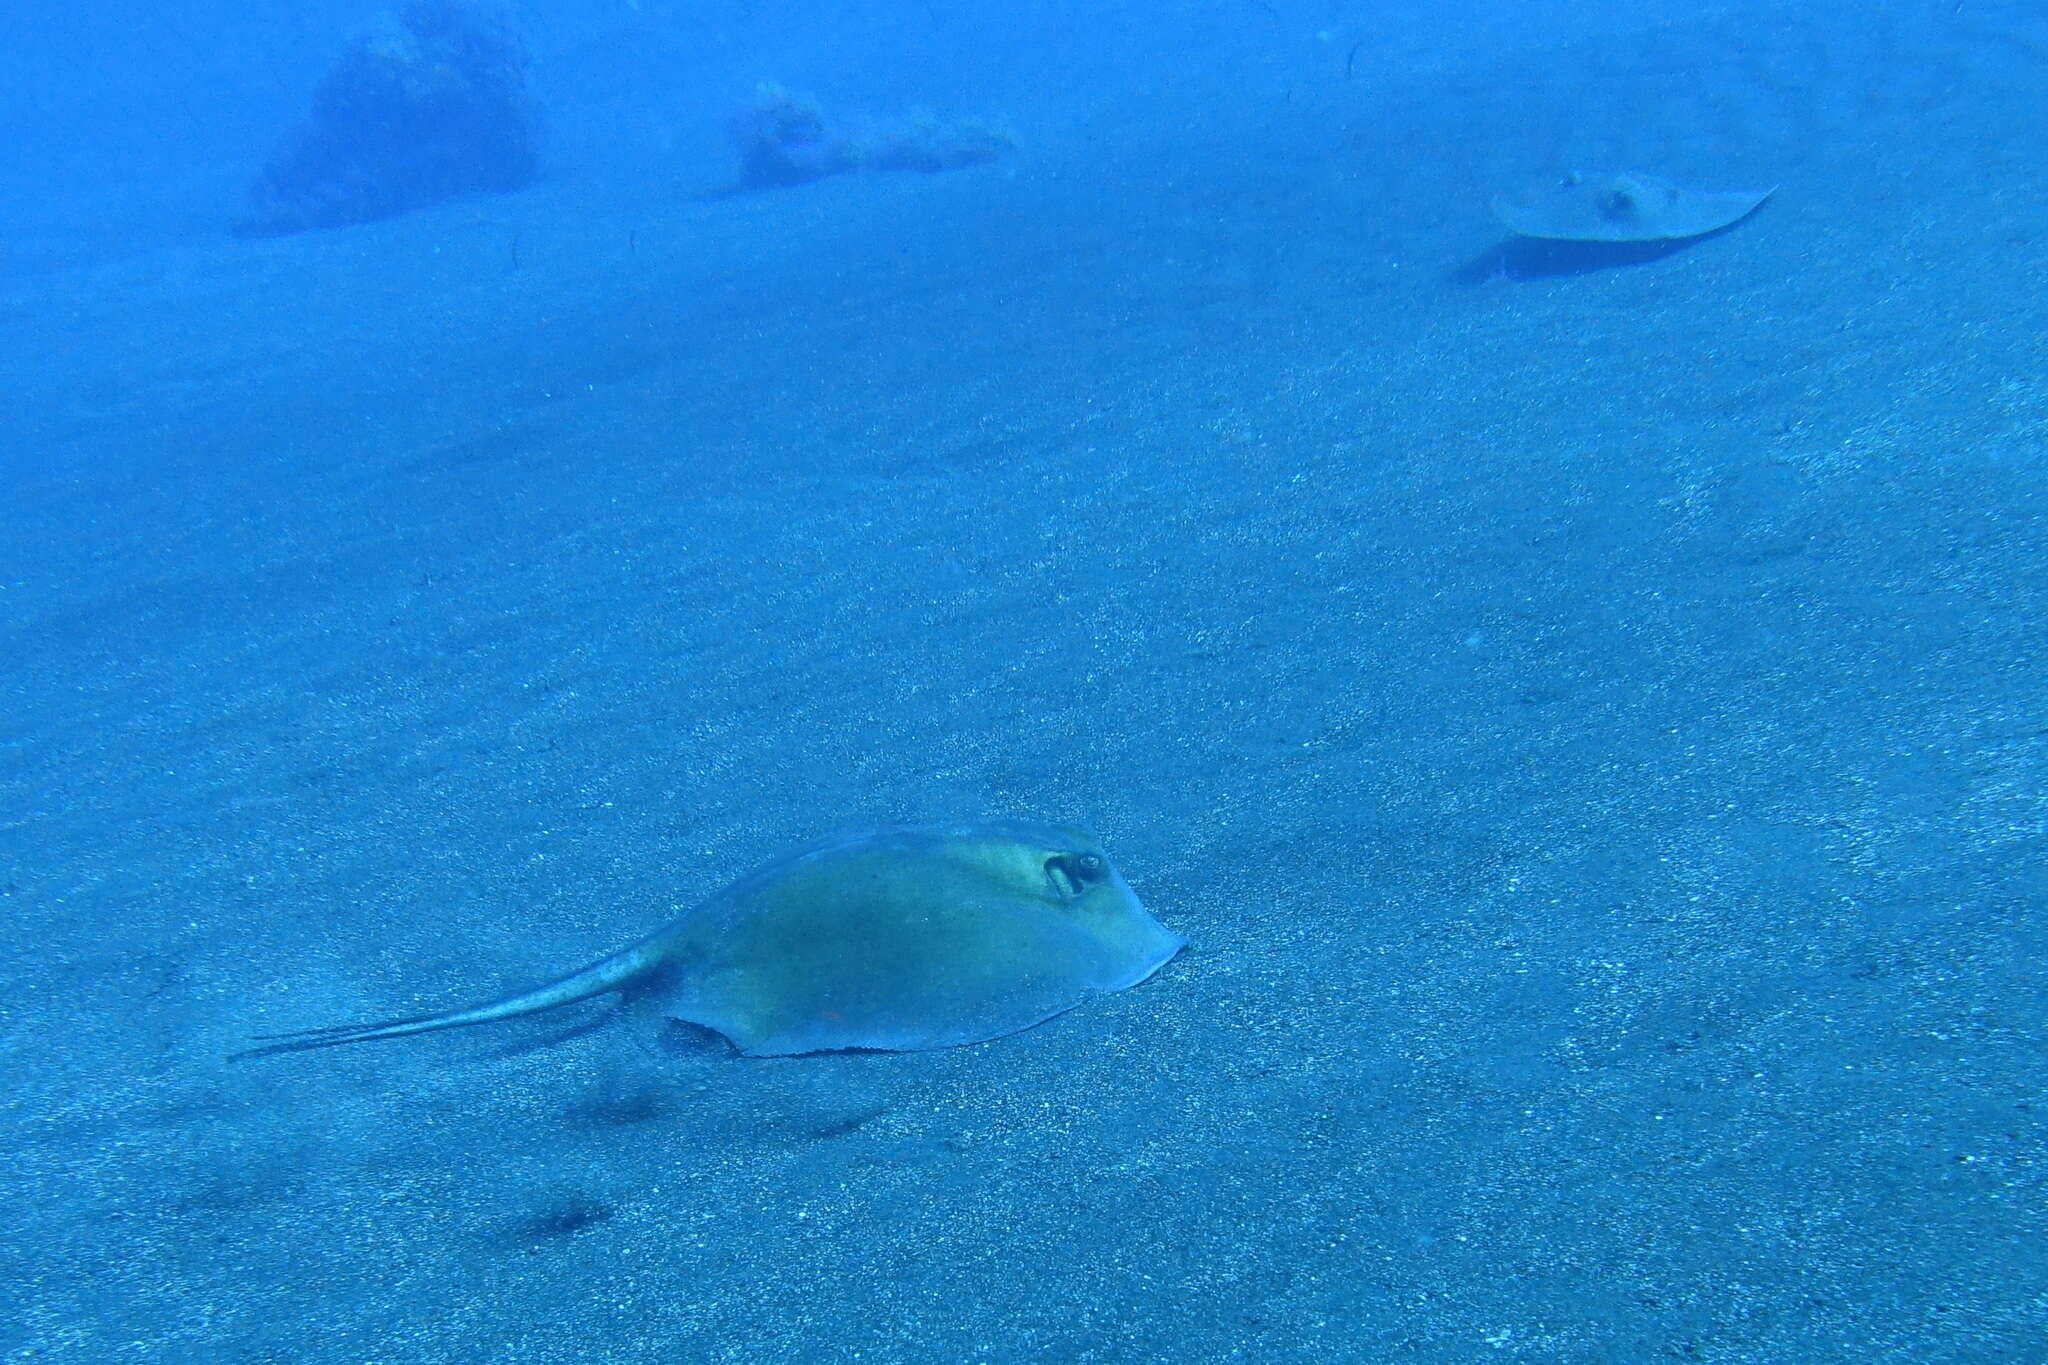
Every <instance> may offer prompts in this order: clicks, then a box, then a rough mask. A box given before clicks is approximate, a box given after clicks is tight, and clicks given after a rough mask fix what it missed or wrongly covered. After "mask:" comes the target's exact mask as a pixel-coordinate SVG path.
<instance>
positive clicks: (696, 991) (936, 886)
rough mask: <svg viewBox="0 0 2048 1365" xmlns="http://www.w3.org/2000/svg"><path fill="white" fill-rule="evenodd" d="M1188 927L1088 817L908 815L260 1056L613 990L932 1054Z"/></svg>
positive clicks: (797, 1037)
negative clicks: (671, 913) (921, 818)
mask: <svg viewBox="0 0 2048 1365" xmlns="http://www.w3.org/2000/svg"><path fill="white" fill-rule="evenodd" d="M1182 942H1183V940H1182V939H1181V938H1180V937H1179V936H1178V935H1176V934H1173V933H1171V932H1169V931H1168V930H1167V929H1166V928H1164V927H1163V926H1162V925H1161V924H1160V923H1159V922H1158V921H1157V920H1155V919H1153V918H1152V916H1151V915H1150V914H1148V913H1147V912H1146V910H1145V907H1144V906H1143V905H1141V904H1139V902H1138V898H1137V896H1136V895H1134V894H1133V893H1132V891H1131V889H1130V887H1128V886H1127V885H1125V884H1124V879H1123V878H1122V877H1121V876H1120V875H1118V873H1117V870H1116V867H1115V866H1114V865H1113V864H1112V863H1111V862H1110V861H1109V857H1108V855H1107V854H1105V853H1104V852H1103V851H1102V846H1101V845H1100V844H1099V843H1097V842H1096V840H1095V839H1094V838H1092V837H1091V836H1089V835H1087V834H1083V833H1081V832H1080V831H1078V830H1073V829H1065V828H1060V827H1057V826H1052V825H1040V824H1033V823H1030V822H1026V821H1021V820H994V821H979V822H975V823H970V824H959V825H938V826H916V827H913V826H899V827H892V828H887V829H879V830H874V831H871V832H868V833H863V834H857V835H849V836H845V837H842V838H838V839H834V840H830V841H828V842H825V843H821V844H817V845H814V846H812V847H810V848H807V849H804V850H802V851H800V852H797V853H793V854H790V855H789V856H787V857H784V858H782V859H780V860H778V861H776V862H772V863H769V864H768V865H767V866H765V867H763V868H761V869H760V870H758V871H756V872H754V873H752V874H751V875H749V876H746V877H743V878H741V879H740V880H739V881H737V882H735V883H734V884H733V885H731V886H729V887H727V888H726V889H725V890H723V891H721V892H719V893H718V894H717V895H715V896H713V897H711V899H709V900H707V901H705V902H704V903H703V904H701V905H699V906H697V907H696V908H695V909H693V910H690V911H687V912H686V913H684V914H683V915H681V916H680V917H678V918H677V919H674V920H672V921H670V922H669V923H668V924H666V925H664V926H663V927H662V928H660V929H657V930H656V931H655V932H654V933H653V934H651V935H649V936H648V937H646V938H644V939H642V940H640V942H638V943H636V944H634V945H633V946H632V947H630V948H626V949H623V950H621V951H620V952H617V953H614V954H612V955H611V956H610V957H607V958H604V959H602V960H600V961H598V962H595V963H592V964H591V965H590V966H587V967H585V968H583V969H582V970H581V971H576V972H572V973H570V974H569V975H568V976H565V977H562V978H561V979H560V980H558V981H555V982H552V983H551V984H549V985H545V986H540V987H536V988H535V989H533V990H530V991H525V992H522V993H520V994H517V995H512V996H507V997H505V998H503V999H500V1000H496V1001H493V1002H491V1003H488V1004H483V1005H476V1006H472V1007H469V1008H466V1009H453V1010H448V1011H445V1012H442V1013H439V1014H427V1015H421V1016H418V1017H416V1018H411V1019H394V1020H390V1021H387V1022H384V1023H376V1024H343V1025H340V1026H337V1027H333V1028H321V1029H307V1030H304V1031H302V1032H298V1033H285V1034H274V1035H270V1038H272V1039H275V1040H276V1041H269V1042H267V1045H266V1046H262V1047H258V1048H255V1049H252V1050H251V1051H250V1052H248V1053H244V1054H242V1055H244V1056H260V1055H264V1054H268V1053H273V1052H296V1051H301V1050H303V1049H307V1048H317V1047H332V1046H334V1045H336V1044H340V1043H361V1042H368V1041H370V1040H371V1039H374V1038H400V1037H404V1036H406V1035H407V1034H413V1033H427V1032H431V1031H433V1030H435V1029H446V1028H461V1027H463V1026H465V1025H468V1024H487V1023H491V1022H493V1021H495V1020H499V1019H511V1018H515V1017H517V1016H520V1015H526V1014H535V1013H538V1012H539V1011H541V1010H548V1009H554V1008H555V1007H556V1006H558V1005H567V1004H572V1003H574V1002H576V1001H578V1000H587V999H590V998H591V997H592V996H598V995H604V994H606V993H608V992H611V991H620V992H623V993H625V995H626V996H627V998H628V1001H629V1003H630V1004H631V1005H633V1006H634V1007H635V1008H636V1009H638V1010H639V1011H641V1012H644V1013H646V1014H648V1015H651V1016H653V1017H655V1018H657V1019H659V1018H667V1019H677V1020H682V1021H685V1022H687V1023H692V1024H697V1025H701V1026H703V1027H705V1028H710V1029H715V1030H717V1031H718V1032H719V1033H722V1034H724V1035H725V1036H726V1037H727V1038H729V1039H730V1040H732V1043H733V1045H734V1046H736V1047H737V1048H738V1049H739V1050H740V1051H741V1052H743V1053H745V1054H747V1055H748V1056H755V1057H769V1056H785V1055H790V1054H794V1053H804V1052H830V1051H836V1050H842V1049H854V1048H871V1049H877V1050H883V1051H891V1052H915V1051H922V1050H924V1049H928V1048H941V1047H954V1046H957V1045H959V1044H962V1043H979V1042H984V1041H986V1040H988V1039H990V1038H1000V1037H1001V1036H1003V1035H1004V1034H1006V1033H1015V1032H1017V1031H1018V1030H1020V1029H1027V1028H1030V1027H1031V1026H1032V1025H1033V1024H1037V1023H1040V1022H1042V1021H1044V1020H1046V1019H1050V1018H1051V1017H1052V1016H1053V1015H1055V1014H1060V1013H1062V1012H1064V1011H1066V1010H1069V1009H1072V1008H1073V1007H1074V1006H1076V1005H1078V1004H1080V1003H1081V1002H1082V1001H1084V1000H1086V999H1088V998H1089V997H1090V996H1093V995H1099V994H1103V993H1106V992H1109V991H1120V990H1123V989H1125V988H1126V987H1129V986H1135V985H1137V984H1138V983H1139V982H1140V981H1143V980H1145V978H1147V977H1149V976H1151V975H1152V973H1154V972H1155V971H1157V970H1158V969H1159V968H1160V966H1161V965H1162V964H1164V963H1165V962H1166V961H1167V959H1169V958H1171V957H1172V956H1173V955H1174V954H1175V953H1176V952H1178V951H1180V948H1181V944H1182ZM258 1041H259V1042H263V1041H265V1040H263V1039H259V1040H258Z"/></svg>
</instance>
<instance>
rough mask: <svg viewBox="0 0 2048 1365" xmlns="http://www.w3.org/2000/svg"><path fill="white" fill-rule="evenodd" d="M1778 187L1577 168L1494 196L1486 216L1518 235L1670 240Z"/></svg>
mask: <svg viewBox="0 0 2048 1365" xmlns="http://www.w3.org/2000/svg"><path fill="white" fill-rule="evenodd" d="M1776 192H1777V189H1776V187H1775V186H1773V187H1772V188H1771V189H1768V190H1688V189H1683V188H1681V187H1679V186H1677V185H1673V184H1670V183H1668V182H1666V181H1663V180H1659V179H1657V178H1656V177H1655V176H1651V175H1642V174H1639V173H1634V172H1629V173H1623V174H1599V175H1587V174H1583V173H1580V172H1577V171H1574V172H1573V173H1572V174H1570V175H1568V176H1566V177H1565V178H1564V179H1563V180H1561V181H1558V182H1556V183H1555V184H1552V185H1550V186H1547V187H1546V188H1544V189H1542V190H1539V191H1537V192H1535V193H1532V194H1525V195H1522V196H1520V197H1518V198H1513V199H1510V198H1507V197H1505V196H1503V197H1501V198H1498V199H1495V200H1494V201H1493V216H1494V217H1496V218H1498V219H1500V221H1501V222H1502V223H1503V224H1505V225H1506V226H1507V227H1508V228H1510V229H1511V230H1513V231H1514V232H1516V233H1518V234H1519V235H1521V236H1523V237H1539V238H1543V239H1545V240H1548V241H1553V242H1675V241H1681V240H1683V239H1684V238H1687V237H1702V236H1705V235H1706V234H1707V233H1709V232H1719V231H1720V230H1721V229H1722V228H1725V227H1730V226H1732V225H1733V224H1735V223H1739V222H1741V221H1742V220H1743V219H1744V218H1747V217H1748V216H1749V215H1750V214H1752V213H1754V212H1756V210H1757V209H1758V208H1759V207H1760V206H1762V204H1763V202H1764V200H1766V199H1769V198H1770V197H1771V196H1772V195H1773V194H1775V193H1776Z"/></svg>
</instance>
